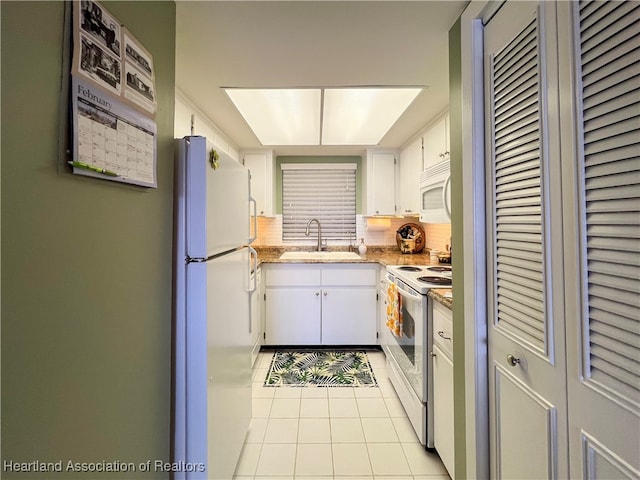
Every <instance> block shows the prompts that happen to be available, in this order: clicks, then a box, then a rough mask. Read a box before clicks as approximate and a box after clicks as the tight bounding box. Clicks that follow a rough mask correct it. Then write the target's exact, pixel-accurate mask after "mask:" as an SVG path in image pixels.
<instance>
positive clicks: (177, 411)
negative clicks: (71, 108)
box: [171, 136, 257, 480]
mask: <svg viewBox="0 0 640 480" xmlns="http://www.w3.org/2000/svg"><path fill="white" fill-rule="evenodd" d="M212 149H214V150H215V149H216V147H215V146H213V145H212V144H211V143H210V142H208V141H207V140H206V139H205V138H204V137H196V136H191V137H185V138H183V139H180V140H178V149H177V150H178V151H177V156H176V165H175V177H176V183H175V225H176V229H175V238H174V245H175V252H176V256H175V257H176V258H175V279H174V285H175V288H174V301H173V304H174V309H175V312H174V319H175V320H174V339H175V343H174V362H173V364H174V375H173V378H174V401H173V411H174V416H173V447H172V451H173V453H172V457H173V458H172V465H171V466H172V469H173V470H174V478H175V479H185V480H191V479H226V480H228V479H230V478H232V477H233V472H234V469H235V466H236V463H237V460H238V458H239V456H240V451H241V449H242V445H243V442H244V438H245V435H246V433H247V429H248V427H249V422H250V420H251V365H250V362H251V342H250V333H251V332H250V331H251V319H250V297H251V295H252V293H253V292H254V291H255V285H254V284H252V281H251V269H252V265H255V263H254V262H255V260H257V258H256V253H255V250H253V249H252V248H251V247H250V246H249V244H250V243H251V242H252V241H253V238H251V237H250V230H251V228H250V222H251V218H252V217H251V212H250V210H251V209H252V207H253V211H254V212H255V201H253V199H252V198H251V187H250V176H249V171H248V170H247V169H246V168H245V167H244V166H243V165H241V164H240V163H238V162H236V161H235V160H233V159H232V158H231V157H229V156H228V155H226V154H225V153H223V152H221V151H220V150H219V149H218V152H217V153H218V155H219V158H218V159H217V160H216V161H214V160H213V158H211V155H212V153H211V152H212ZM253 218H254V219H255V218H256V217H255V215H254V216H253ZM255 227H256V226H255V224H254V228H253V231H254V232H256V228H255Z"/></svg>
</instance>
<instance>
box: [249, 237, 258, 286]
mask: <svg viewBox="0 0 640 480" xmlns="http://www.w3.org/2000/svg"><path fill="white" fill-rule="evenodd" d="M247 248H248V249H249V254H250V255H249V283H250V284H252V285H249V293H254V292H255V291H256V290H257V289H258V279H257V276H256V275H255V273H256V270H257V269H258V252H256V251H255V250H254V249H253V248H252V247H249V246H247ZM252 258H255V262H252V261H251V259H252ZM252 265H253V266H254V268H253V271H252V268H251V267H252ZM252 273H253V274H254V275H253V282H252V281H251V274H252Z"/></svg>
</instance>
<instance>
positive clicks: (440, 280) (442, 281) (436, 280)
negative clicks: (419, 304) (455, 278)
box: [418, 277, 451, 286]
mask: <svg viewBox="0 0 640 480" xmlns="http://www.w3.org/2000/svg"><path fill="white" fill-rule="evenodd" d="M418 280H419V281H421V282H424V283H432V284H434V285H446V286H449V285H451V279H450V278H446V277H418Z"/></svg>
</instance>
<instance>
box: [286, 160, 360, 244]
mask: <svg viewBox="0 0 640 480" xmlns="http://www.w3.org/2000/svg"><path fill="white" fill-rule="evenodd" d="M281 167H282V239H283V240H285V241H297V240H308V239H309V238H317V237H316V228H317V226H316V224H315V223H313V224H312V225H311V235H310V237H307V236H305V234H304V233H305V229H306V226H307V222H308V221H309V220H311V219H312V218H315V219H317V220H318V221H319V222H320V224H321V226H322V238H325V239H328V240H350V239H353V238H355V232H356V164H352V163H329V164H319V163H316V164H293V163H289V164H282V165H281Z"/></svg>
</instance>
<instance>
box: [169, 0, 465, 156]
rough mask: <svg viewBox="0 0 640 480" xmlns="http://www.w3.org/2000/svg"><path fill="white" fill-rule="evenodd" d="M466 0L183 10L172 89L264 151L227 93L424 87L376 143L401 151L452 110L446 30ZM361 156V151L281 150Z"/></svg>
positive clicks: (186, 6) (186, 4)
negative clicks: (235, 89)
mask: <svg viewBox="0 0 640 480" xmlns="http://www.w3.org/2000/svg"><path fill="white" fill-rule="evenodd" d="M467 3H468V1H453V0H452V1H409V2H402V1H387V2H383V1H352V2H349V1H328V2H323V1H280V2H271V1H254V2H246V1H229V2H222V1H212V2H208V1H193V2H191V1H178V2H176V86H177V88H178V89H179V90H181V92H182V93H183V94H184V95H185V96H186V97H187V98H189V99H190V100H191V101H192V102H193V103H194V104H195V105H197V106H198V107H199V108H200V109H201V110H202V111H203V113H205V114H206V115H207V116H208V117H209V118H210V119H211V120H212V121H213V122H214V123H215V124H216V125H217V126H218V127H219V128H220V129H221V130H222V131H223V132H224V133H225V134H226V135H227V136H228V137H229V138H230V140H231V141H233V142H234V143H235V144H236V145H237V146H238V147H239V148H258V147H261V145H260V142H259V141H258V139H257V138H256V136H255V135H254V134H253V132H252V131H251V129H250V128H249V127H248V125H247V124H246V122H245V121H244V119H243V118H242V117H241V116H240V114H239V113H238V112H237V110H236V109H235V107H234V105H233V103H232V102H231V100H230V99H229V98H228V97H227V95H226V94H225V93H224V91H223V90H222V87H253V88H259V87H265V88H269V87H339V86H359V85H376V86H386V85H389V86H407V85H412V86H413V85H426V86H428V88H426V89H425V90H424V91H423V92H422V93H421V94H420V95H418V97H417V98H416V100H415V101H414V102H413V103H412V104H411V105H410V106H409V108H408V109H407V110H406V112H405V113H404V115H402V116H401V117H400V119H399V120H398V121H397V122H396V123H395V125H394V126H393V127H392V128H391V130H389V132H388V133H387V135H385V136H384V137H383V139H382V141H381V142H380V144H379V145H380V146H382V147H398V146H401V145H403V144H405V143H406V142H407V141H408V140H410V139H411V138H412V137H413V136H415V135H416V134H417V133H418V132H419V131H420V130H421V129H422V128H423V127H424V126H425V125H426V124H427V123H429V121H430V120H431V119H433V118H434V117H435V116H437V115H438V114H439V113H440V112H442V111H443V110H445V109H446V108H447V105H448V103H449V85H448V69H449V62H448V31H449V28H450V27H451V26H452V25H453V23H454V22H455V21H456V19H457V18H458V16H459V15H460V14H461V13H462V10H464V7H465V6H466V5H467ZM274 149H275V151H276V153H277V154H278V155H355V154H357V155H359V154H360V153H361V152H362V150H363V146H347V147H345V146H317V147H316V146H311V147H310V146H300V147H296V146H286V147H285V146H276V147H274Z"/></svg>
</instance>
